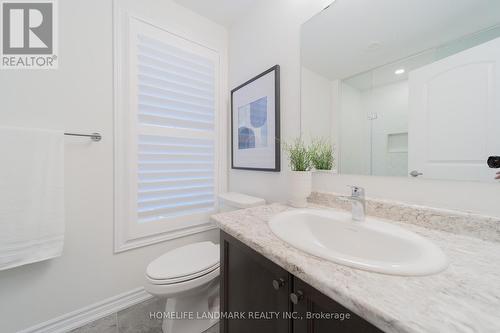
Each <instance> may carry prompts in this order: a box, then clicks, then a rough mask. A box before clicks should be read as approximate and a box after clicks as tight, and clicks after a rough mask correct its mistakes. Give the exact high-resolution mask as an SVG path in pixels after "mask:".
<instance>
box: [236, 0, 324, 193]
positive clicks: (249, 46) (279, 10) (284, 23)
mask: <svg viewBox="0 0 500 333" xmlns="http://www.w3.org/2000/svg"><path fill="white" fill-rule="evenodd" d="M330 2H331V0H313V1H312V0H273V1H269V0H258V1H257V2H256V4H255V5H254V6H253V8H252V9H251V10H250V11H249V12H248V13H247V14H246V16H245V17H242V18H240V19H239V20H238V21H237V22H236V23H235V24H234V25H233V26H232V27H231V29H230V31H229V87H230V88H234V87H236V86H238V85H240V84H241V83H243V82H245V81H247V80H248V79H250V78H252V77H254V76H255V75H257V74H260V73H261V72H263V71H264V70H266V69H268V68H270V67H271V66H273V65H276V64H279V65H280V66H281V133H282V135H281V138H282V140H283V141H285V142H286V141H287V140H288V141H290V140H292V139H294V138H295V137H297V136H299V133H300V125H299V123H300V39H299V33H300V25H301V24H302V23H303V22H304V21H306V20H307V19H309V18H310V17H312V16H313V15H314V14H316V13H317V12H319V11H320V10H321V9H322V8H324V7H325V6H326V5H327V4H328V3H330ZM281 165H282V168H281V169H282V170H283V171H282V172H280V173H271V172H258V171H244V170H230V171H229V187H230V190H232V191H238V192H244V193H248V194H253V195H256V196H259V197H262V198H264V199H266V200H268V201H285V200H286V193H287V177H286V174H287V170H288V169H289V166H288V162H287V159H286V156H284V155H283V156H282V159H281Z"/></svg>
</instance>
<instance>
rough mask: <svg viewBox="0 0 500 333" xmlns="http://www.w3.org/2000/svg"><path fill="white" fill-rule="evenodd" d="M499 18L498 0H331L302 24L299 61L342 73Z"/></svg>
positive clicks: (428, 46) (369, 66)
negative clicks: (328, 4) (331, 0)
mask: <svg viewBox="0 0 500 333" xmlns="http://www.w3.org/2000/svg"><path fill="white" fill-rule="evenodd" d="M499 23H500V1H498V0H405V1H401V0H377V1H373V0H337V1H335V2H334V3H333V4H332V5H331V6H330V7H329V8H327V9H325V10H324V11H322V12H321V13H319V14H318V15H316V16H315V17H313V18H312V19H311V20H309V21H308V22H306V23H305V24H304V25H303V27H302V30H301V54H302V64H303V65H304V66H305V67H307V68H309V69H310V70H312V71H314V72H316V73H319V74H321V75H323V76H325V77H328V78H330V79H341V78H346V77H350V76H352V75H354V74H357V73H361V72H364V71H367V70H370V69H372V68H375V67H379V66H381V65H384V64H388V63H391V62H394V61H397V60H399V59H403V58H406V57H408V56H410V55H413V54H418V53H420V52H422V51H424V50H428V49H431V48H434V47H437V46H441V45H443V44H446V43H448V42H450V41H452V40H455V39H458V38H460V37H462V36H465V35H468V34H471V33H475V32H477V31H481V30H483V29H486V28H489V27H491V26H494V25H497V24H499Z"/></svg>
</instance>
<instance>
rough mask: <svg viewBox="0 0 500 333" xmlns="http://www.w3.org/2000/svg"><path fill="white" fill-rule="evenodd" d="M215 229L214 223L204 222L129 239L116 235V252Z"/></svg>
mask: <svg viewBox="0 0 500 333" xmlns="http://www.w3.org/2000/svg"><path fill="white" fill-rule="evenodd" d="M213 229H217V226H216V225H215V224H213V223H207V224H202V225H198V226H194V227H190V228H186V229H180V230H175V231H168V232H165V233H161V234H156V235H151V236H148V237H141V238H137V239H129V240H124V239H121V238H120V237H118V235H115V240H116V242H115V253H120V252H124V251H128V250H132V249H137V248H140V247H144V246H149V245H153V244H157V243H160V242H164V241H167V240H171V239H176V238H181V237H187V236H190V235H194V234H198V233H201V232H206V231H210V230H213Z"/></svg>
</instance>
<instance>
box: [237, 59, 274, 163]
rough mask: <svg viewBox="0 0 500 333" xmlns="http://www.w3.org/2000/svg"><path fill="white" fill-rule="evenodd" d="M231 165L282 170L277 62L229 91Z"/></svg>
mask: <svg viewBox="0 0 500 333" xmlns="http://www.w3.org/2000/svg"><path fill="white" fill-rule="evenodd" d="M231 168H232V169H241V170H254V171H271V172H279V171H281V145H280V66H279V65H275V66H273V67H271V68H269V69H268V70H266V71H264V72H262V73H261V74H259V75H257V76H255V77H254V78H252V79H250V80H248V81H247V82H245V83H243V84H241V85H239V86H238V87H236V88H234V89H233V90H231Z"/></svg>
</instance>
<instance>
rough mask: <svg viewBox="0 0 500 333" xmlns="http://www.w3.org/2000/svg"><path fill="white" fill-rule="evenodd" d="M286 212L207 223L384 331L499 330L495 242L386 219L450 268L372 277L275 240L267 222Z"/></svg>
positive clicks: (272, 208)
mask: <svg viewBox="0 0 500 333" xmlns="http://www.w3.org/2000/svg"><path fill="white" fill-rule="evenodd" d="M311 206H313V207H314V208H319V207H321V206H318V205H311ZM321 208H324V209H331V208H327V207H321ZM290 209H293V208H291V207H289V206H286V205H282V204H272V205H267V206H260V207H255V208H250V209H244V210H238V211H233V212H229V213H221V214H216V215H213V216H212V220H213V221H214V222H215V223H216V224H217V225H218V226H219V228H220V229H222V230H224V231H225V232H227V233H228V234H230V235H232V236H233V237H236V238H237V239H239V240H240V241H242V242H243V243H245V244H247V245H248V246H249V247H251V248H253V249H254V250H256V251H257V252H259V253H261V254H262V255H264V256H265V257H267V258H268V259H270V260H272V261H273V262H275V263H276V264H278V265H279V266H281V267H283V268H284V269H286V270H287V271H289V272H290V273H292V274H293V275H295V276H296V277H298V278H300V279H302V280H303V281H305V282H307V283H309V284H310V285H312V286H313V287H314V288H316V289H318V290H319V291H321V292H322V293H324V294H325V295H327V296H329V297H331V298H332V299H334V300H335V301H337V302H338V303H340V304H342V305H343V306H345V307H346V308H348V309H350V310H351V311H353V312H355V313H356V314H358V315H359V316H361V317H363V318H364V319H366V320H368V321H369V322H371V323H372V324H374V325H375V326H377V327H379V328H380V329H382V330H383V331H385V332H398V333H400V332H412V333H415V332H426V333H427V332H439V333H443V332H450V333H451V332H453V333H461V332H481V333H483V332H484V333H488V332H491V333H493V332H494V333H497V332H500V243H498V242H489V241H485V240H481V239H479V238H473V237H470V236H463V235H457V234H452V233H448V232H443V231H437V230H433V229H426V228H422V227H419V226H416V225H411V224H408V223H398V222H394V221H391V223H395V224H398V225H400V226H401V227H403V228H405V229H407V230H411V231H413V232H415V233H417V234H419V235H421V236H423V237H426V238H428V239H430V240H432V241H433V242H434V243H435V244H437V245H439V246H440V247H441V249H442V250H443V251H444V252H445V253H446V254H447V255H448V257H449V259H450V265H449V267H448V268H447V269H446V270H445V271H443V272H441V273H439V274H436V275H431V276H425V277H400V276H391V275H384V274H378V273H371V272H366V271H362V270H358V269H353V268H349V267H346V266H342V265H338V264H335V263H332V262H329V261H327V260H324V259H320V258H318V257H315V256H312V255H309V254H307V253H305V252H302V251H300V250H298V249H295V248H294V247H292V246H291V245H288V244H287V243H285V242H283V241H281V240H280V239H278V238H277V237H276V236H275V235H274V234H273V233H272V231H271V229H270V228H269V226H268V224H267V222H268V221H269V219H270V218H271V217H273V216H274V215H276V214H278V213H280V212H282V211H285V210H290ZM353 241H354V240H353Z"/></svg>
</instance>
